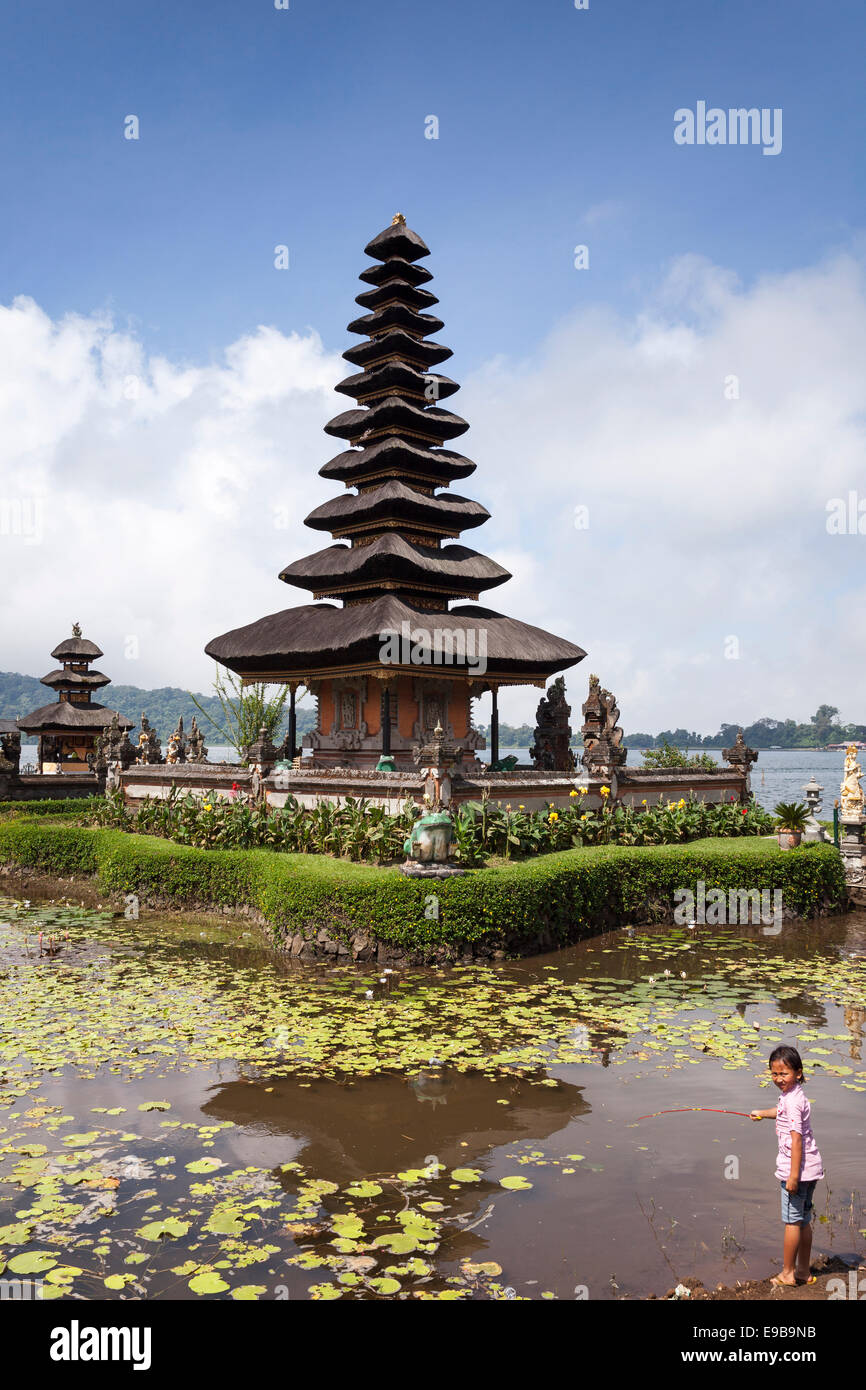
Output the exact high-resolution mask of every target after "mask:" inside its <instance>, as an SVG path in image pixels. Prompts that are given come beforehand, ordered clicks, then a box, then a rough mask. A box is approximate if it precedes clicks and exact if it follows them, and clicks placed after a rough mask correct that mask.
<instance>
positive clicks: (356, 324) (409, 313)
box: [348, 301, 445, 338]
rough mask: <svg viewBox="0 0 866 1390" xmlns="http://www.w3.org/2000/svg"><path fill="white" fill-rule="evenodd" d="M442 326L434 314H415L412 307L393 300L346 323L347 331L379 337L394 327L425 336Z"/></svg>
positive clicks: (436, 331)
mask: <svg viewBox="0 0 866 1390" xmlns="http://www.w3.org/2000/svg"><path fill="white" fill-rule="evenodd" d="M444 327H445V324H444V323H443V322H442V320H441V319H437V318H436V317H435V315H433V314H417V313H416V312H415V310H414V309H410V308H408V307H407V306H406V305H405V304H401V303H400V302H399V301H395V302H393V303H391V304H386V305H385V307H384V308H383V309H377V310H376V312H375V313H373V314H364V315H363V316H362V317H361V318H359V319H353V320H352V322H351V323H350V324H349V325H348V331H349V332H350V333H367V334H369V336H370V337H376V338H379V337H381V336H382V335H383V334H385V333H391V332H393V330H394V329H402V330H403V331H404V332H406V333H414V334H415V335H416V336H417V337H419V338H426V337H428V336H429V335H430V334H431V333H438V332H439V331H440V329H442V328H444Z"/></svg>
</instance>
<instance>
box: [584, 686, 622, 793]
mask: <svg viewBox="0 0 866 1390" xmlns="http://www.w3.org/2000/svg"><path fill="white" fill-rule="evenodd" d="M582 708H583V726H582V728H581V731H580V732H581V734H582V736H583V749H584V751H583V756H582V758H581V762H582V763H583V765H584V767H585V768H586V769H587V771H588V772H589V773H590V774H591V775H593V776H597V777H610V776H612V774H613V773H614V772H615V770H616V768H618V767H622V765H623V764H624V763H625V760H626V758H627V757H628V749H627V748H623V747H621V744H622V737H623V735H622V729H621V728H620V727H619V725H618V724H617V720H618V719H619V710H618V708H617V704H616V700H615V698H614V696H613V695H611V693H610V691H609V690H605V689H604V688H603V686H602V685H601V684H600V682H599V679H598V676H590V678H589V696H588V698H587V700H586V701H585V703H584V705H583V707H582Z"/></svg>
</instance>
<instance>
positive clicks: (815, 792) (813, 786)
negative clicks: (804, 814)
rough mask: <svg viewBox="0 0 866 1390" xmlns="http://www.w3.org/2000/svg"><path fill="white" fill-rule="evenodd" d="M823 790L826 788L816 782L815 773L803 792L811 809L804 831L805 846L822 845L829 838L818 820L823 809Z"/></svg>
mask: <svg viewBox="0 0 866 1390" xmlns="http://www.w3.org/2000/svg"><path fill="white" fill-rule="evenodd" d="M823 790H824V788H823V787H822V786H820V785H819V784H818V782H817V781H816V778H815V774H814V773H813V774H812V776H811V777H810V778H809V781H808V782H807V783H806V785H805V786H804V787H803V791H804V792H805V793H806V805H807V806H808V807H809V816H808V819H807V821H806V828H805V830H804V831H803V841H804V843H805V844H812V845H814V844H822V843H823V842H824V841H825V840H827V839H828V838H829V836H828V835H827V832H826V830H825V829H824V827H823V825H821V824H820V822H819V820H818V812H819V811H820V809H821V793H822V791H823Z"/></svg>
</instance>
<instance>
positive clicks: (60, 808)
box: [0, 796, 98, 816]
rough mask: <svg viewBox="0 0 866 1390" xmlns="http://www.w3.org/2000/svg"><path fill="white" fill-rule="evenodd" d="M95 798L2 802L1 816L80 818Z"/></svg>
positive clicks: (0, 803) (75, 797)
mask: <svg viewBox="0 0 866 1390" xmlns="http://www.w3.org/2000/svg"><path fill="white" fill-rule="evenodd" d="M96 800H98V798H97V797H95V796H86V797H85V796H64V797H57V798H55V799H54V800H52V801H0V816H15V815H21V814H24V815H28V816H80V815H81V812H82V810H83V809H84V807H86V806H88V805H90V804H91V803H92V802H94V801H96Z"/></svg>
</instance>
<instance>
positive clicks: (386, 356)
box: [343, 328, 454, 370]
mask: <svg viewBox="0 0 866 1390" xmlns="http://www.w3.org/2000/svg"><path fill="white" fill-rule="evenodd" d="M453 356H454V354H453V352H452V351H451V349H450V348H449V347H443V345H442V344H441V343H425V342H423V341H422V339H420V338H413V337H412V334H411V333H406V332H405V331H404V330H403V329H402V328H393V329H391V331H390V332H389V333H383V334H382V336H381V337H380V338H371V339H370V341H369V342H368V343H356V344H355V346H354V347H350V348H347V349H346V351H345V352H344V353H343V357H344V359H345V361H346V362H351V363H352V365H353V366H354V367H373V366H375V365H376V364H377V363H379V362H388V361H390V360H391V359H396V360H397V361H398V362H412V363H414V364H415V366H416V367H420V368H421V369H422V370H425V369H426V368H427V367H435V366H436V365H437V363H439V362H446V361H447V360H448V358H449V357H453Z"/></svg>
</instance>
